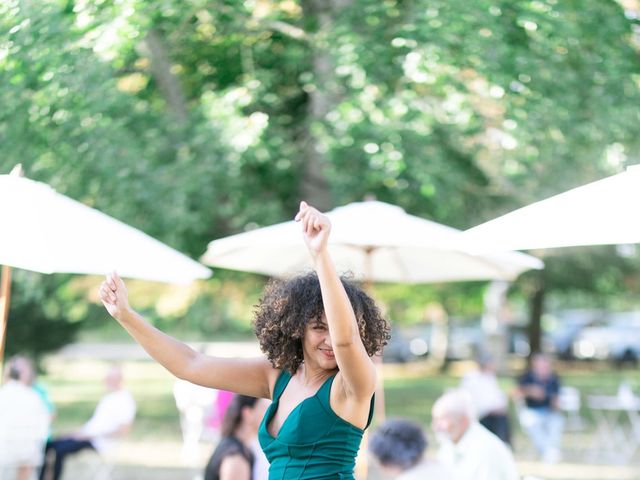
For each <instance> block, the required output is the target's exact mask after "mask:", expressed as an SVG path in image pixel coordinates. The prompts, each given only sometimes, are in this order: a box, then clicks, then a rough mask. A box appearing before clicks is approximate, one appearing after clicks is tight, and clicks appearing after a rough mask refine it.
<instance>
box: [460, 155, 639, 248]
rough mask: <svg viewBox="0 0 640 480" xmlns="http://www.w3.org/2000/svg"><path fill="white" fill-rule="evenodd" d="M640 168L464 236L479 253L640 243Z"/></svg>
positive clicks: (474, 228) (532, 205)
mask: <svg viewBox="0 0 640 480" xmlns="http://www.w3.org/2000/svg"><path fill="white" fill-rule="evenodd" d="M639 206H640V165H634V166H632V167H629V168H627V170H626V171H625V172H623V173H619V174H618V175H613V176H611V177H607V178H605V179H603V180H598V181H596V182H593V183H589V184H587V185H583V186H581V187H577V188H574V189H572V190H568V191H566V192H564V193H561V194H559V195H555V196H553V197H550V198H547V199H546V200H542V201H539V202H536V203H532V204H531V205H528V206H526V207H522V208H520V209H518V210H514V211H513V212H511V213H507V214H506V215H503V216H501V217H498V218H496V219H494V220H490V221H488V222H486V223H483V224H481V225H478V226H476V227H473V228H471V229H469V230H467V231H465V232H464V234H463V238H464V239H465V241H466V243H467V244H469V245H473V247H472V248H473V249H474V251H476V252H499V251H502V250H529V249H540V248H555V247H569V246H578V245H616V244H629V243H638V242H640V221H639V220H638V219H639V216H638V207H639Z"/></svg>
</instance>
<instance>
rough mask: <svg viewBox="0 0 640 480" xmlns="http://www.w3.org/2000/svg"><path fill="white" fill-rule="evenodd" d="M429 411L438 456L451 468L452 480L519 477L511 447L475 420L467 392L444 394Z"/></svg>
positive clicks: (512, 478)
mask: <svg viewBox="0 0 640 480" xmlns="http://www.w3.org/2000/svg"><path fill="white" fill-rule="evenodd" d="M431 413H432V415H431V422H432V428H433V431H434V433H435V435H436V438H437V439H438V441H439V443H440V449H439V451H438V459H439V460H440V461H441V462H442V464H443V465H445V466H446V467H448V468H449V469H450V470H451V473H452V476H453V480H518V478H519V476H518V472H517V469H516V463H515V460H514V458H513V454H512V453H511V450H510V449H509V448H508V447H507V446H506V445H505V443H504V442H503V441H502V440H500V439H499V438H498V437H496V436H495V435H494V434H493V433H491V432H490V431H489V430H487V429H486V428H485V427H483V426H482V425H480V424H479V423H478V421H477V419H476V414H475V411H474V408H473V403H472V401H471V397H470V395H469V393H468V392H466V391H465V390H462V389H456V390H452V391H450V392H447V393H445V394H444V395H442V396H441V397H440V398H439V399H438V400H436V403H435V404H434V405H433V409H432V412H431Z"/></svg>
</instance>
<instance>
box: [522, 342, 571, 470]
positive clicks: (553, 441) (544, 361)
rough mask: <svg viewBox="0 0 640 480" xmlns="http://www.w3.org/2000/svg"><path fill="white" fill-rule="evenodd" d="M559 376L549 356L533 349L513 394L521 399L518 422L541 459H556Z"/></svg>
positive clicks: (560, 425)
mask: <svg viewBox="0 0 640 480" xmlns="http://www.w3.org/2000/svg"><path fill="white" fill-rule="evenodd" d="M559 393H560V379H559V378H558V375H556V374H555V373H554V371H553V367H552V365H551V359H550V358H549V357H548V356H546V355H544V354H542V353H537V354H535V355H533V356H532V357H531V363H530V367H529V369H528V370H527V371H526V372H525V373H524V374H523V375H522V376H521V377H520V378H519V379H518V387H517V389H516V396H517V397H518V398H520V399H523V400H524V407H523V410H522V412H520V424H521V425H522V428H523V429H524V430H525V432H526V433H527V435H528V436H529V438H531V441H532V442H533V445H534V446H535V448H536V450H537V451H538V453H539V454H540V456H541V457H542V459H543V460H544V461H545V462H549V463H556V462H558V461H559V460H560V457H561V453H560V443H561V441H562V431H563V428H564V418H563V417H562V414H561V413H560V410H559V403H558V395H559Z"/></svg>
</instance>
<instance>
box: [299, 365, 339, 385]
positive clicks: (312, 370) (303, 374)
mask: <svg viewBox="0 0 640 480" xmlns="http://www.w3.org/2000/svg"><path fill="white" fill-rule="evenodd" d="M337 371H338V369H337V368H336V369H335V370H327V369H326V368H322V367H319V366H314V365H311V364H309V363H303V364H302V365H300V370H299V372H300V383H302V384H303V385H304V386H305V387H312V386H314V385H318V384H321V383H323V382H324V381H325V380H326V379H327V378H329V377H330V376H331V375H334V374H335V373H336V372H337Z"/></svg>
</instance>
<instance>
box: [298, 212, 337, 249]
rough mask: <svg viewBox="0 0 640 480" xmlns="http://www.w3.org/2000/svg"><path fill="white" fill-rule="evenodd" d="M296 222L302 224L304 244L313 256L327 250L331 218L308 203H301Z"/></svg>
mask: <svg viewBox="0 0 640 480" xmlns="http://www.w3.org/2000/svg"><path fill="white" fill-rule="evenodd" d="M295 220H296V222H302V233H303V235H304V242H305V243H306V244H307V248H308V249H309V252H310V253H311V254H312V255H313V256H315V255H317V254H319V253H321V252H322V251H324V250H326V248H327V243H328V241H329V234H330V233H331V221H330V220H329V217H327V216H326V215H323V214H322V213H320V212H319V211H318V210H317V209H315V208H313V207H311V206H310V205H308V204H307V202H300V210H299V211H298V214H297V215H296V218H295Z"/></svg>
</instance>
